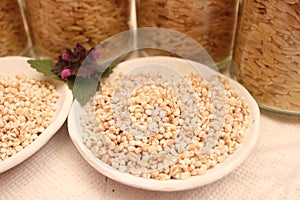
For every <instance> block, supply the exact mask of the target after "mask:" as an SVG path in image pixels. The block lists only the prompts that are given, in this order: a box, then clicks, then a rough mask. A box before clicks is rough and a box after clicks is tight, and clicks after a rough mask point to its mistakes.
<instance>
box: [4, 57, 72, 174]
mask: <svg viewBox="0 0 300 200" xmlns="http://www.w3.org/2000/svg"><path fill="white" fill-rule="evenodd" d="M29 59H32V58H26V57H20V56H11V57H2V58H0V76H10V77H14V76H15V75H17V74H25V75H26V76H27V77H30V78H34V79H37V80H48V81H49V82H50V83H52V84H53V85H55V87H56V90H57V92H58V93H59V98H58V101H57V110H56V112H55V113H54V116H53V118H52V121H51V124H50V125H49V127H48V128H46V129H45V131H43V132H42V133H41V134H40V135H39V137H38V138H37V139H36V140H35V141H33V142H32V143H31V144H30V145H29V146H27V147H26V148H24V149H23V150H21V151H20V152H18V153H17V154H15V155H14V156H12V157H10V158H8V159H6V160H4V161H0V173H1V172H4V171H6V170H8V169H10V168H12V167H14V166H16V165H18V164H19V163H21V162H23V161H24V160H26V159H27V158H29V157H30V156H32V155H33V154H34V153H35V152H37V151H38V150H39V149H40V148H42V147H43V146H44V145H45V144H46V143H47V141H48V140H49V139H50V138H51V137H52V136H53V135H54V134H55V133H56V132H57V131H58V129H59V128H60V127H61V126H62V125H63V123H64V122H65V120H66V118H67V116H68V113H69V110H70V108H71V105H72V101H73V96H72V91H71V90H69V88H68V86H67V85H66V84H65V83H64V82H62V81H58V80H53V79H50V78H48V77H45V76H44V75H42V74H41V73H39V72H37V71H36V70H35V69H33V68H31V67H30V65H29V64H28V63H27V60H29Z"/></svg>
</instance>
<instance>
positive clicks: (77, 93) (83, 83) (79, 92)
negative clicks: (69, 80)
mask: <svg viewBox="0 0 300 200" xmlns="http://www.w3.org/2000/svg"><path fill="white" fill-rule="evenodd" d="M75 84H76V85H75V86H74V87H73V90H72V91H73V97H74V98H75V99H77V101H78V102H79V103H80V104H81V105H82V106H84V105H85V104H86V103H87V102H88V101H89V100H90V99H91V97H93V96H94V95H95V93H96V90H97V89H98V84H99V82H98V79H97V78H96V77H91V78H82V77H77V78H76V82H75Z"/></svg>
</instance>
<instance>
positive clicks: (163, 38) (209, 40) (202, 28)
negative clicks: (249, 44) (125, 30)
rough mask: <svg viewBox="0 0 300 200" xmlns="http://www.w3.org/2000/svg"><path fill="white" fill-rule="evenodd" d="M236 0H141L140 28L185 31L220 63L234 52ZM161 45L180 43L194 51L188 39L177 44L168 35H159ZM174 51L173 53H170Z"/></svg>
mask: <svg viewBox="0 0 300 200" xmlns="http://www.w3.org/2000/svg"><path fill="white" fill-rule="evenodd" d="M236 10H237V1H236V0H221V1H217V0H209V1H195V0H142V1H139V4H138V10H137V13H138V17H137V20H138V26H139V27H162V28H168V29H172V30H175V31H178V32H180V33H183V34H186V35H187V36H189V37H191V38H192V39H194V40H196V41H197V42H198V43H199V44H200V45H202V46H203V47H204V48H205V50H206V51H207V52H208V54H209V55H210V56H211V57H212V59H213V60H214V62H216V63H219V64H221V63H222V62H223V61H226V60H227V59H228V58H229V57H230V55H231V48H232V40H233V32H234V24H235V16H236ZM149 40H150V41H143V42H154V41H159V42H160V43H161V46H162V47H167V46H169V45H173V46H177V48H181V49H183V50H184V51H186V52H193V49H189V45H187V44H185V41H182V40H178V41H176V42H178V44H174V41H171V40H170V38H168V35H157V37H156V38H154V41H151V39H149ZM157 52H159V51H156V53H155V52H154V51H148V53H149V54H156V55H157V54H158V55H161V54H163V55H166V54H167V53H166V52H162V51H161V52H160V53H157ZM171 53H172V52H171Z"/></svg>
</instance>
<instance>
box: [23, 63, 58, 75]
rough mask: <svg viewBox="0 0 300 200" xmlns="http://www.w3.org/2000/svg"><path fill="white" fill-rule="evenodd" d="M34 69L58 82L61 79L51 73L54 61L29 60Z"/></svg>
mask: <svg viewBox="0 0 300 200" xmlns="http://www.w3.org/2000/svg"><path fill="white" fill-rule="evenodd" d="M27 62H28V63H29V64H30V65H31V67H32V68H34V69H36V70H37V71H38V72H41V73H43V74H44V75H45V76H49V77H52V78H55V79H58V80H61V78H60V77H59V76H58V75H57V74H55V73H54V72H52V71H51V68H52V66H53V65H54V63H53V62H52V60H28V61H27Z"/></svg>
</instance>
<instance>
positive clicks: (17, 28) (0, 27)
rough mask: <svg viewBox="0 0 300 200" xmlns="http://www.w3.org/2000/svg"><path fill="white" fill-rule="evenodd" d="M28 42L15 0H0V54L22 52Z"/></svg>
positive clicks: (18, 53) (8, 54) (11, 54)
mask: <svg viewBox="0 0 300 200" xmlns="http://www.w3.org/2000/svg"><path fill="white" fill-rule="evenodd" d="M27 44H28V39H27V35H26V32H25V28H24V23H23V20H22V15H21V9H20V6H19V3H18V1H17V0H1V1H0V56H13V55H20V54H22V53H23V52H24V51H25V49H26V47H27Z"/></svg>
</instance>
